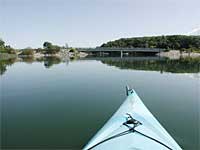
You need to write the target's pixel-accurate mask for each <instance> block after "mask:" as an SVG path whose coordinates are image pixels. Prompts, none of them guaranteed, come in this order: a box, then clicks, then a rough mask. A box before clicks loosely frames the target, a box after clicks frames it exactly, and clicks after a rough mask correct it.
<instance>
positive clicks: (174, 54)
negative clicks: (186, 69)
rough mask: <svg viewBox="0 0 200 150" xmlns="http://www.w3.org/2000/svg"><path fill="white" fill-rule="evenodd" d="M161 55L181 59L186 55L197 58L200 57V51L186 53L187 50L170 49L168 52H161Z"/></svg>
mask: <svg viewBox="0 0 200 150" xmlns="http://www.w3.org/2000/svg"><path fill="white" fill-rule="evenodd" d="M157 55H158V56H160V57H167V58H169V59H180V58H186V57H191V58H197V57H200V53H195V52H191V53H186V52H182V53H181V52H180V51H179V50H170V51H168V52H161V53H158V54H157Z"/></svg>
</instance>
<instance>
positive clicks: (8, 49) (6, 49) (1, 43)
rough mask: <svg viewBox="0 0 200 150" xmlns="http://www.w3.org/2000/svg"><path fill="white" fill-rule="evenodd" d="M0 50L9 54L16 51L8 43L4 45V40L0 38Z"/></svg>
mask: <svg viewBox="0 0 200 150" xmlns="http://www.w3.org/2000/svg"><path fill="white" fill-rule="evenodd" d="M0 52H1V53H9V54H16V51H15V50H14V49H13V48H12V47H11V46H9V45H5V42H4V41H3V40H2V39H0Z"/></svg>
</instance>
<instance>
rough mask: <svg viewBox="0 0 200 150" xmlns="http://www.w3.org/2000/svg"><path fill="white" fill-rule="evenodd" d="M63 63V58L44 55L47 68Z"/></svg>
mask: <svg viewBox="0 0 200 150" xmlns="http://www.w3.org/2000/svg"><path fill="white" fill-rule="evenodd" d="M59 63H61V59H60V58H59V57H44V66H45V67H46V68H50V67H52V66H53V65H54V64H59Z"/></svg>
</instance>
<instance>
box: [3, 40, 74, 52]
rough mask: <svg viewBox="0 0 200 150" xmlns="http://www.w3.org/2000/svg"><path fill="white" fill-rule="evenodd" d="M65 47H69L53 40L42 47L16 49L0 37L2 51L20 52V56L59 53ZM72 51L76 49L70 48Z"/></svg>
mask: <svg viewBox="0 0 200 150" xmlns="http://www.w3.org/2000/svg"><path fill="white" fill-rule="evenodd" d="M62 48H64V49H66V48H67V49H69V48H68V47H66V46H58V45H54V44H52V43H51V42H44V44H43V47H42V48H35V49H33V48H31V47H27V48H24V49H17V50H16V49H14V48H12V47H11V46H10V45H6V44H5V42H4V41H3V40H2V39H0V53H6V54H19V56H23V55H29V56H32V55H34V53H41V54H50V55H51V54H57V53H58V52H60V50H61V49H62ZM70 51H75V49H73V48H70Z"/></svg>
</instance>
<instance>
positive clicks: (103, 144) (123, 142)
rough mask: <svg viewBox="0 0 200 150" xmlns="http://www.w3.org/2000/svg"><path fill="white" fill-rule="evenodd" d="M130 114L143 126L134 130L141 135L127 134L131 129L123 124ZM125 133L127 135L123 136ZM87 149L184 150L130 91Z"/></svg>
mask: <svg viewBox="0 0 200 150" xmlns="http://www.w3.org/2000/svg"><path fill="white" fill-rule="evenodd" d="M127 113H129V114H130V115H131V116H132V117H133V118H134V119H136V120H138V121H140V122H141V123H142V125H139V126H137V127H136V128H135V130H137V131H138V132H139V133H138V132H132V131H128V130H129V128H128V127H127V126H125V125H123V123H124V122H126V121H127V115H126V114H127ZM126 131H127V132H126ZM123 132H125V133H124V134H120V133H123ZM140 133H142V134H144V135H147V136H148V137H150V138H148V137H145V136H144V135H141V134H140ZM113 136H114V137H113ZM151 138H152V139H151ZM153 139H155V140H156V141H157V142H156V141H155V140H153ZM88 149H95V150H110V149H113V150H119V149H120V150H121V149H122V150H126V149H131V150H151V149H152V150H168V149H173V150H181V147H180V146H179V145H178V144H177V143H176V142H175V140H174V139H173V138H172V137H171V136H170V135H169V134H168V133H167V131H166V130H165V129H164V128H163V127H162V126H161V125H160V123H159V122H158V121H157V120H156V119H155V117H154V116H153V115H152V114H151V112H150V111H149V110H148V109H147V108H146V106H145V105H144V104H143V102H142V101H141V99H140V98H139V97H138V95H137V93H136V92H135V91H134V90H130V91H129V94H128V96H127V99H126V100H125V101H124V103H123V104H122V105H121V106H120V108H119V109H118V110H117V112H116V113H115V114H114V115H113V116H112V117H111V118H110V120H109V121H108V122H107V123H106V124H105V125H104V126H103V128H102V129H101V130H99V131H98V133H97V134H96V135H95V136H94V137H93V138H92V139H91V140H90V142H89V143H88V144H87V145H86V146H85V147H84V150H88Z"/></svg>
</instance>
